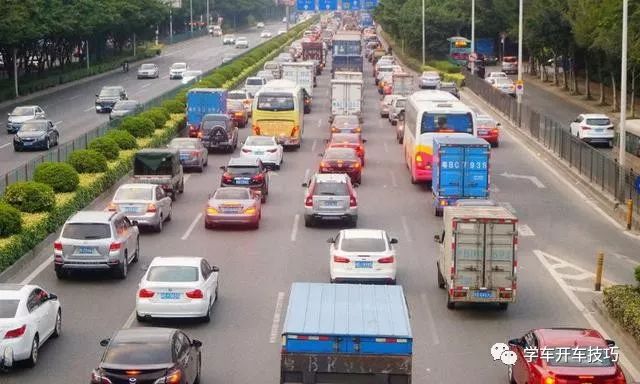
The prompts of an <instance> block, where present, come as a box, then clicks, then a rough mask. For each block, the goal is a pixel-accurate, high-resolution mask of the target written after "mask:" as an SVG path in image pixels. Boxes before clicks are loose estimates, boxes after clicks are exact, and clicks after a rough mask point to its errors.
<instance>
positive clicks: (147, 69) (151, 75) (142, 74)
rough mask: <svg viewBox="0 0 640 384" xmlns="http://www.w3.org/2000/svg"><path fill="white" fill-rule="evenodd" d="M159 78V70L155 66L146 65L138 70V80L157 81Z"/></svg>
mask: <svg viewBox="0 0 640 384" xmlns="http://www.w3.org/2000/svg"><path fill="white" fill-rule="evenodd" d="M158 77H160V68H159V67H158V66H157V65H156V64H152V63H146V64H142V65H141V66H140V68H138V79H157V78H158Z"/></svg>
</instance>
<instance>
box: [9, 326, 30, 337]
mask: <svg viewBox="0 0 640 384" xmlns="http://www.w3.org/2000/svg"><path fill="white" fill-rule="evenodd" d="M26 331H27V325H26V324H25V325H23V326H22V327H20V328H16V329H11V330H8V331H7V333H5V334H4V338H5V339H15V338H18V337H20V336H22V335H24V333H25V332H26Z"/></svg>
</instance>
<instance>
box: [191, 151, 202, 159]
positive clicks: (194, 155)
mask: <svg viewBox="0 0 640 384" xmlns="http://www.w3.org/2000/svg"><path fill="white" fill-rule="evenodd" d="M199 154H200V152H198V151H191V157H192V158H194V157H198V155H199Z"/></svg>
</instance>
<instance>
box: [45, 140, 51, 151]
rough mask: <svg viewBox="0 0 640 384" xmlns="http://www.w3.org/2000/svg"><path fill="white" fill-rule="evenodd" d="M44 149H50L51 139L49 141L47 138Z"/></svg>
mask: <svg viewBox="0 0 640 384" xmlns="http://www.w3.org/2000/svg"><path fill="white" fill-rule="evenodd" d="M44 148H45V149H49V148H51V139H49V138H48V137H47V140H46V141H45V143H44Z"/></svg>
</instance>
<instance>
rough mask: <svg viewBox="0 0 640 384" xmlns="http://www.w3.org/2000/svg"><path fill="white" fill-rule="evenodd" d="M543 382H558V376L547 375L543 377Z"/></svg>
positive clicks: (552, 383)
mask: <svg viewBox="0 0 640 384" xmlns="http://www.w3.org/2000/svg"><path fill="white" fill-rule="evenodd" d="M541 383H542V384H556V378H555V377H554V376H545V377H543V378H542V382H541Z"/></svg>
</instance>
